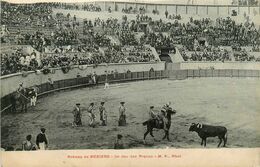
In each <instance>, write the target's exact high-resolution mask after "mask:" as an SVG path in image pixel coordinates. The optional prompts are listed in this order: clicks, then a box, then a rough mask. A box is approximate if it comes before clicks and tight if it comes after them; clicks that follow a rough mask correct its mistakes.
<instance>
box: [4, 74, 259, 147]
mask: <svg viewBox="0 0 260 167" xmlns="http://www.w3.org/2000/svg"><path fill="white" fill-rule="evenodd" d="M259 85H260V79H259V78H198V79H186V80H178V81H176V80H153V81H138V82H129V83H120V84H113V85H111V87H110V89H108V90H104V89H103V86H102V87H101V86H100V87H99V88H95V89H90V88H82V89H76V90H68V91H65V92H56V93H54V94H52V95H49V96H48V97H44V98H41V99H39V101H38V104H37V106H36V107H35V108H33V107H30V108H29V111H28V112H27V113H15V114H13V113H6V114H2V117H1V124H2V126H1V144H2V147H6V146H13V147H14V148H20V147H21V143H22V141H23V140H25V136H26V135H28V134H32V135H33V141H34V142H35V138H36V135H37V134H38V133H39V129H40V128H41V127H45V128H46V129H47V130H46V134H47V137H48V139H49V143H50V144H49V149H52V150H53V149H92V148H94V149H107V148H113V143H114V140H115V137H116V135H117V134H122V135H123V136H124V144H125V146H126V148H166V147H173V148H201V146H200V138H199V137H198V135H197V134H196V133H195V132H189V131H188V128H189V127H187V126H185V124H186V123H192V122H200V123H205V124H211V125H222V126H226V127H227V129H228V143H227V147H229V148H230V147H232V148H237V147H259V146H260V131H259V127H260V126H259V125H260V123H259V122H260V113H259V111H260V87H259ZM101 101H106V104H105V106H106V109H107V111H108V126H107V127H102V126H99V127H97V128H91V127H89V126H88V124H87V122H88V116H87V113H86V111H83V118H82V121H83V124H84V125H83V127H77V128H75V127H72V126H71V123H72V121H73V115H72V108H73V106H74V105H75V103H77V102H80V103H81V106H82V107H85V108H86V107H87V106H88V104H89V103H90V102H95V105H99V104H100V102H101ZM120 101H125V102H126V108H127V111H126V113H127V126H126V127H118V126H117V124H118V123H117V119H118V107H119V102H120ZM168 101H171V102H172V107H173V108H174V109H176V110H177V114H176V115H174V116H173V117H172V127H171V129H170V139H171V141H170V142H168V141H166V140H165V141H160V140H161V138H162V137H163V134H164V133H163V130H155V131H154V135H155V138H156V139H157V140H158V141H157V140H156V141H154V140H153V139H152V138H151V136H149V135H148V136H147V144H146V145H144V144H143V142H142V138H143V134H144V132H145V127H144V126H143V125H142V122H143V121H145V120H146V119H147V117H148V110H149V106H150V105H154V106H155V107H156V108H157V109H159V108H160V107H161V106H162V105H163V104H165V103H166V102H168ZM96 116H97V120H99V113H98V110H96ZM207 144H208V145H207V148H215V147H216V146H217V144H218V139H217V138H209V139H208V143H207Z"/></svg>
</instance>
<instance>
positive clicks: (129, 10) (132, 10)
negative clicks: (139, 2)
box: [122, 6, 146, 14]
mask: <svg viewBox="0 0 260 167" xmlns="http://www.w3.org/2000/svg"><path fill="white" fill-rule="evenodd" d="M145 11H146V10H145V8H144V7H140V8H139V9H138V8H136V7H135V8H133V7H132V6H130V7H128V8H123V9H122V12H123V13H127V14H129V13H133V14H138V13H139V14H145Z"/></svg>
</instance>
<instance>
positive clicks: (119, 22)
mask: <svg viewBox="0 0 260 167" xmlns="http://www.w3.org/2000/svg"><path fill="white" fill-rule="evenodd" d="M1 5H2V10H1V18H2V19H1V25H2V31H1V42H3V41H4V42H6V41H8V40H5V37H8V36H10V34H14V35H15V38H14V40H15V44H18V45H30V46H32V47H33V48H34V49H35V50H36V51H37V52H40V53H41V54H42V55H41V56H40V57H39V56H38V57H37V58H36V55H35V54H33V56H32V55H31V54H30V55H28V54H23V53H19V52H17V53H14V54H2V55H1V60H2V61H1V63H2V66H1V69H2V75H5V74H9V73H14V72H17V71H22V70H37V69H42V68H50V67H62V66H70V65H84V64H101V63H126V62H149V61H156V58H155V56H154V55H153V54H152V52H151V50H149V49H150V48H149V47H145V45H146V44H147V45H149V46H152V47H155V48H160V47H170V48H174V47H175V46H174V45H181V46H182V49H180V53H181V54H182V56H183V58H184V60H185V61H230V60H235V61H258V59H255V58H254V57H253V56H250V54H248V53H247V51H245V50H243V49H241V47H248V46H250V47H252V49H251V50H252V51H254V52H257V51H259V45H260V29H257V27H256V26H255V24H254V23H253V22H249V21H248V20H247V21H245V22H244V23H243V24H242V23H236V22H235V21H234V20H232V19H231V18H230V17H227V18H217V19H216V20H212V19H210V18H202V19H194V18H192V17H191V18H190V19H189V21H188V22H183V21H182V20H181V19H182V18H181V16H180V15H170V14H169V13H168V11H166V12H165V16H166V18H167V19H168V20H167V19H166V20H167V21H164V20H162V19H159V20H155V19H153V18H152V17H151V16H149V15H145V12H146V11H145V8H144V7H140V8H139V9H134V8H131V7H129V8H126V9H123V12H124V13H129V12H130V13H131V12H133V11H135V10H137V13H138V14H137V15H136V18H135V19H132V20H130V19H129V18H128V15H123V16H122V19H117V18H108V19H106V20H102V19H100V18H95V19H94V20H90V19H89V20H88V19H85V20H83V22H82V21H80V20H79V19H77V17H76V15H71V14H70V13H67V14H66V15H64V14H63V13H56V16H53V13H52V8H62V9H70V10H74V9H76V10H80V9H83V10H87V11H101V8H100V7H99V6H98V5H95V4H84V5H79V4H77V5H76V4H65V3H64V4H63V3H37V4H32V5H14V4H9V3H4V2H1ZM154 14H157V12H156V11H155V12H154ZM172 20H173V21H172ZM180 20H181V21H180ZM34 23H35V25H37V26H36V28H34V27H33V26H32V25H34ZM17 25H18V26H19V28H16V30H15V31H14V30H13V29H12V30H9V29H8V27H10V26H17ZM28 27H31V29H28ZM27 29H28V31H27ZM219 46H233V47H232V49H233V51H234V54H230V52H229V51H225V50H224V51H223V50H221V51H220V50H219ZM102 50H103V51H102ZM186 52H193V53H192V54H190V55H187V54H186ZM83 53H84V54H83ZM85 53H86V54H85ZM51 55H52V56H51ZM29 57H30V59H29Z"/></svg>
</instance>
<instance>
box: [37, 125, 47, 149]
mask: <svg viewBox="0 0 260 167" xmlns="http://www.w3.org/2000/svg"><path fill="white" fill-rule="evenodd" d="M36 145H37V146H38V149H40V150H46V148H47V147H48V140H47V138H46V135H45V128H41V133H39V134H38V135H37V137H36Z"/></svg>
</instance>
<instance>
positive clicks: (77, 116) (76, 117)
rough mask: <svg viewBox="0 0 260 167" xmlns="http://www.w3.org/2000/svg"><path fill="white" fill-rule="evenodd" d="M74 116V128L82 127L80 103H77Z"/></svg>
mask: <svg viewBox="0 0 260 167" xmlns="http://www.w3.org/2000/svg"><path fill="white" fill-rule="evenodd" d="M73 116H74V121H73V123H72V126H82V121H81V108H80V103H77V104H76V106H75V107H74V109H73Z"/></svg>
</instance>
